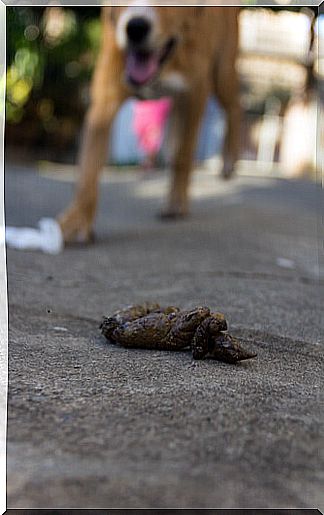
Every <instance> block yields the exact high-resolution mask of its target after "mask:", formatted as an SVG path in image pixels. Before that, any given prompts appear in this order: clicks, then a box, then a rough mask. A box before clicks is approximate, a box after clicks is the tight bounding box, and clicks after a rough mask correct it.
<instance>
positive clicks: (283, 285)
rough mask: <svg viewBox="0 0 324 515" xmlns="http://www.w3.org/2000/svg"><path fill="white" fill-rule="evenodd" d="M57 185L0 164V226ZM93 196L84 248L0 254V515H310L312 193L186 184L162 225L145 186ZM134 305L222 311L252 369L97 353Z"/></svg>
mask: <svg viewBox="0 0 324 515" xmlns="http://www.w3.org/2000/svg"><path fill="white" fill-rule="evenodd" d="M68 179H69V176H68V174H67V175H66V174H62V177H61V180H55V178H54V177H53V176H48V177H42V176H40V175H38V174H37V173H35V171H34V170H31V169H23V168H21V167H13V166H10V165H7V168H6V219H7V224H9V225H34V224H36V222H37V220H38V219H39V218H40V217H42V216H55V215H56V214H57V212H58V211H59V210H60V209H62V208H63V207H64V206H65V205H66V203H67V202H68V199H69V198H70V196H71V193H72V188H73V185H72V183H71V182H69V181H68ZM108 182H109V184H108ZM108 182H106V181H104V183H103V185H102V189H101V199H100V210H99V214H98V218H97V224H96V233H97V239H96V242H95V243H94V244H92V245H90V246H88V247H85V246H73V247H70V248H67V249H66V250H65V251H64V252H63V253H62V254H60V255H58V256H49V255H44V254H41V253H37V252H22V251H14V250H8V253H7V260H8V276H9V279H8V281H9V286H8V288H9V329H10V334H9V362H10V376H9V400H8V478H7V479H8V483H7V484H8V508H63V507H64V508H77V507H82V508H109V507H110V508H113V507H119V508H127V507H133V508H135V507H139V508H143V507H145V508H149V507H168V508H174V507H187V508H194V507H195V508H196V507H200V508H216V507H217V508H245V507H253V508H322V509H323V508H324V490H323V483H324V455H323V443H324V438H323V409H322V408H323V397H322V389H323V356H324V352H323V343H324V338H323V335H324V331H323V329H324V319H323V316H322V305H321V302H322V301H323V281H324V277H323V268H321V266H319V265H321V263H322V248H321V244H320V241H321V240H322V237H323V234H322V233H321V228H322V226H321V212H320V211H319V209H320V203H321V202H322V201H323V198H322V197H321V190H320V189H319V188H318V187H317V186H316V185H315V184H311V183H306V182H286V181H284V180H278V179H271V178H267V179H266V178H251V177H240V178H237V179H235V180H233V181H231V182H228V183H224V182H221V181H220V179H215V177H214V176H212V175H211V174H208V173H200V174H199V175H196V177H195V179H194V184H193V192H192V193H193V205H192V215H191V217H190V218H188V220H186V221H181V222H180V221H179V222H172V223H165V222H164V223H163V222H161V221H159V220H158V219H156V218H155V214H156V212H157V211H158V209H159V208H160V207H161V204H162V201H163V194H164V191H165V188H166V184H167V183H166V177H165V176H164V175H163V174H160V173H156V174H151V175H149V176H146V177H143V176H141V175H140V174H134V173H122V172H121V173H119V174H112V176H111V177H110V179H109V181H108ZM144 300H156V301H159V302H161V303H163V304H176V305H179V306H181V307H183V308H186V307H192V306H195V305H198V304H207V305H208V306H210V307H211V308H213V309H218V310H221V311H223V312H224V313H225V314H226V315H227V318H228V320H229V326H230V329H231V332H232V333H233V334H235V335H237V336H238V337H241V338H242V339H243V340H244V341H246V345H247V346H248V347H249V348H250V349H253V350H255V351H256V352H257V353H258V357H257V359H255V360H251V361H249V362H244V363H242V364H240V365H237V366H233V365H227V364H222V363H219V362H215V361H208V360H205V361H202V362H198V363H193V361H192V359H191V357H190V353H189V352H179V353H171V352H158V351H147V350H127V349H123V348H120V347H118V346H114V345H109V344H108V343H107V342H106V341H105V340H104V339H103V337H101V335H100V333H99V331H98V324H99V322H100V320H101V317H102V315H104V314H108V313H111V312H113V311H114V310H115V309H116V308H119V307H120V306H123V305H125V304H129V303H138V302H141V301H144Z"/></svg>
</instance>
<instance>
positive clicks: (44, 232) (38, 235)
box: [6, 218, 64, 254]
mask: <svg viewBox="0 0 324 515" xmlns="http://www.w3.org/2000/svg"><path fill="white" fill-rule="evenodd" d="M6 243H7V245H8V246H9V247H12V248H14V249H20V250H41V251H42V252H45V253H46V254H59V253H60V252H61V251H62V250H63V247H64V240H63V235H62V231H61V227H60V225H59V224H58V223H57V221H56V220H54V219H52V218H42V219H41V220H40V221H39V222H38V229H33V228H29V227H6Z"/></svg>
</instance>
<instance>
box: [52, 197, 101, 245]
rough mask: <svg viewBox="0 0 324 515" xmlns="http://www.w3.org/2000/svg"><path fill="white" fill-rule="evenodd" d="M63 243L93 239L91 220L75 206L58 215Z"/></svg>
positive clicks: (88, 241)
mask: <svg viewBox="0 0 324 515" xmlns="http://www.w3.org/2000/svg"><path fill="white" fill-rule="evenodd" d="M57 221H58V223H59V225H60V227H61V231H62V234H63V239H64V242H65V243H90V242H91V241H93V238H94V236H93V231H92V220H89V218H88V217H87V216H86V215H85V214H84V213H83V212H82V211H80V209H78V208H77V207H75V206H72V207H71V208H69V209H67V210H66V211H64V212H63V213H62V214H61V215H59V216H58V218H57Z"/></svg>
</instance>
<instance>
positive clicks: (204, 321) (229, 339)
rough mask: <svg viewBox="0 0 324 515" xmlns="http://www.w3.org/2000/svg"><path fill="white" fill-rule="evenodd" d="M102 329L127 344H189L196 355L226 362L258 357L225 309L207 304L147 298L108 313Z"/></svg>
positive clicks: (173, 347) (154, 346) (111, 338)
mask: <svg viewBox="0 0 324 515" xmlns="http://www.w3.org/2000/svg"><path fill="white" fill-rule="evenodd" d="M100 329H101V332H102V334H103V335H104V336H105V337H106V338H107V340H109V341H110V342H112V343H118V344H120V345H122V346H123V347H129V348H142V349H159V350H182V349H185V348H187V347H188V348H190V349H191V351H192V356H193V358H194V359H203V358H206V357H207V358H213V359H217V360H219V361H225V362H226V363H237V362H238V361H242V360H245V359H250V358H255V357H256V354H255V353H252V352H249V351H248V350H246V349H244V348H243V347H242V345H241V343H240V341H239V340H238V339H237V338H234V337H233V336H231V335H230V334H228V333H227V322H226V319H225V316H224V315H223V314H222V313H217V312H215V313H214V312H211V311H210V309H209V308H207V307H204V306H199V307H196V308H195V309H192V310H181V309H179V308H177V307H175V306H167V307H161V306H160V305H159V304H157V303H148V302H147V303H144V304H140V305H137V306H129V307H127V308H126V309H122V310H119V311H116V312H115V313H114V314H113V315H112V316H109V317H104V318H103V321H102V323H101V325H100Z"/></svg>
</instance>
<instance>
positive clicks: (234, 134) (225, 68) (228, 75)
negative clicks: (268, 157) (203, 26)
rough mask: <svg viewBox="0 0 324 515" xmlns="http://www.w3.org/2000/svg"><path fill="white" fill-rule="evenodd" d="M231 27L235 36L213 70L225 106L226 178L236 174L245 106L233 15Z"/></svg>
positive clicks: (217, 95)
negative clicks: (241, 97)
mask: <svg viewBox="0 0 324 515" xmlns="http://www.w3.org/2000/svg"><path fill="white" fill-rule="evenodd" d="M229 14H231V13H230V12H229ZM227 30H228V31H229V32H230V33H231V38H230V39H228V41H227V45H225V46H224V49H223V52H222V54H221V55H220V56H219V59H218V62H217V63H216V66H215V69H214V73H213V92H214V94H215V96H216V98H217V100H218V101H219V102H220V104H221V106H222V107H223V109H224V112H225V118H226V132H225V136H224V143H223V169H222V176H223V178H224V179H229V178H230V177H231V176H232V174H233V171H234V167H235V163H236V161H237V159H238V157H239V151H240V125H241V107H240V92H239V79H238V74H237V71H236V67H235V60H236V56H237V52H238V23H237V18H236V17H235V16H229V19H228V27H227Z"/></svg>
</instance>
